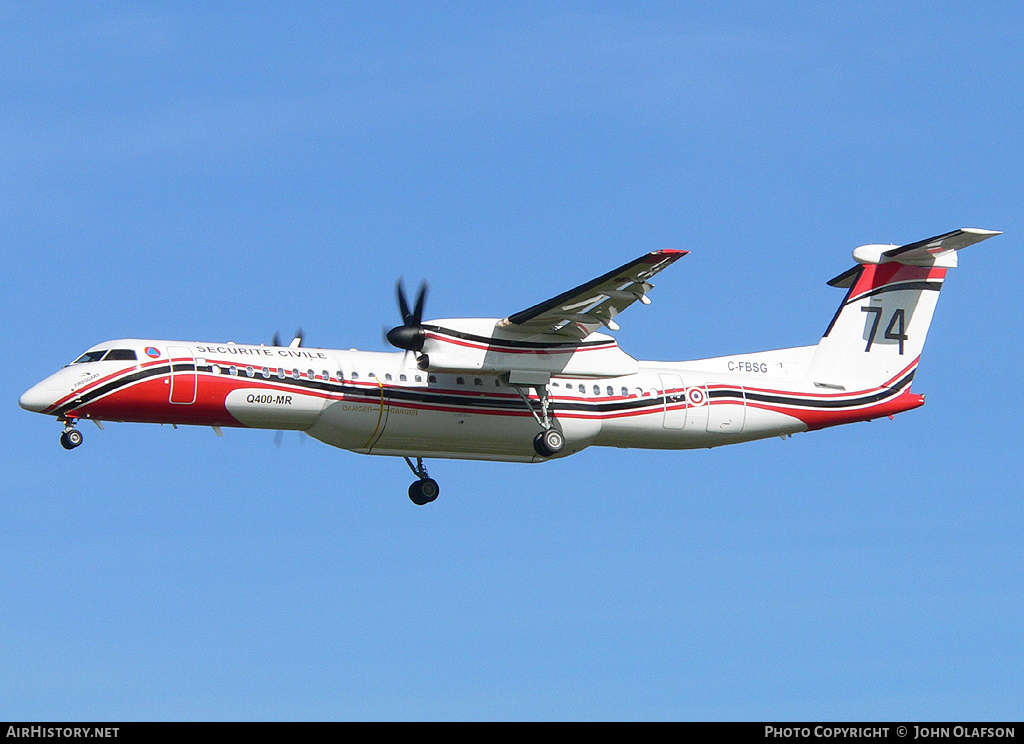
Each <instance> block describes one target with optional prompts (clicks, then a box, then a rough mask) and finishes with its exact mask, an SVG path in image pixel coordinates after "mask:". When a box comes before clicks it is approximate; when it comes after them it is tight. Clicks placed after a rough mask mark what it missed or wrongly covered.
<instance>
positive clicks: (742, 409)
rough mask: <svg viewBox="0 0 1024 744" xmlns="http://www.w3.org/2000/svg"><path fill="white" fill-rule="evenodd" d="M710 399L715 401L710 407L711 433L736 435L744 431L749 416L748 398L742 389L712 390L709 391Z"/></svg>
mask: <svg viewBox="0 0 1024 744" xmlns="http://www.w3.org/2000/svg"><path fill="white" fill-rule="evenodd" d="M708 397H709V398H711V399H714V400H713V404H712V405H709V406H708V432H709V433H717V434H736V433H739V432H741V431H743V425H744V423H745V422H746V416H747V396H746V391H745V390H744V389H743V388H742V387H739V386H737V387H728V388H726V387H719V388H712V389H711V390H709V391H708ZM737 398H739V400H737ZM709 402H710V401H709Z"/></svg>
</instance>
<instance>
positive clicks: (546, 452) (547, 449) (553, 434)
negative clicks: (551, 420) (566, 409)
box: [533, 427, 565, 457]
mask: <svg viewBox="0 0 1024 744" xmlns="http://www.w3.org/2000/svg"><path fill="white" fill-rule="evenodd" d="M564 446H565V437H564V436H563V435H562V432H560V431H559V430H558V429H555V428H554V427H552V428H550V429H545V430H544V431H542V432H541V433H540V434H538V435H537V436H535V437H534V438H533V448H534V450H536V451H537V454H538V455H540V456H541V457H551V456H552V455H557V454H558V453H559V452H561V451H562V447H564Z"/></svg>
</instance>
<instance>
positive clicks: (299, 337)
mask: <svg viewBox="0 0 1024 744" xmlns="http://www.w3.org/2000/svg"><path fill="white" fill-rule="evenodd" d="M305 340H306V334H305V333H303V331H302V329H301V328H299V329H297V330H296V331H295V338H293V339H292V342H291V343H290V344H288V346H290V347H291V348H293V349H297V348H299V347H300V346H302V342H303V341H305Z"/></svg>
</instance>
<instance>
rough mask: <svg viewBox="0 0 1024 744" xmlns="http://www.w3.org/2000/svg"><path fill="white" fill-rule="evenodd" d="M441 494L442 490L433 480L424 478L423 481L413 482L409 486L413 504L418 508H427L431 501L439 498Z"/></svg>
mask: <svg viewBox="0 0 1024 744" xmlns="http://www.w3.org/2000/svg"><path fill="white" fill-rule="evenodd" d="M440 492H441V488H440V487H439V486H438V485H437V481H436V480H434V479H433V478H424V479H423V480H418V481H413V484H412V485H411V486H409V498H410V499H411V500H412V503H414V504H416V506H425V505H426V504H429V503H430V502H431V501H433V500H434V499H436V498H437V495H438V494H439V493H440Z"/></svg>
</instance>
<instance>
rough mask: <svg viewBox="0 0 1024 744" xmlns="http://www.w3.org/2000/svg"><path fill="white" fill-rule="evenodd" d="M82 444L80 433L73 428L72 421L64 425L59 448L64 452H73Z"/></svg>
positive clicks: (73, 423) (73, 422)
mask: <svg viewBox="0 0 1024 744" xmlns="http://www.w3.org/2000/svg"><path fill="white" fill-rule="evenodd" d="M81 443H82V432H80V431H79V430H78V429H76V428H75V421H74V419H69V420H68V421H66V422H65V423H64V432H63V433H62V434H61V435H60V446H61V447H63V448H64V449H66V450H73V449H74V448H75V447H77V446H78V445H80V444H81Z"/></svg>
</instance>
